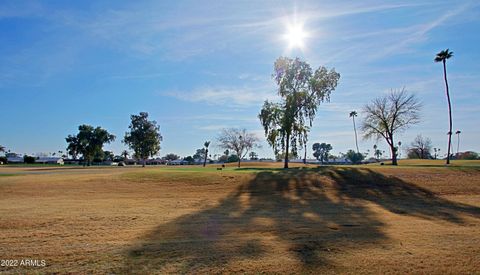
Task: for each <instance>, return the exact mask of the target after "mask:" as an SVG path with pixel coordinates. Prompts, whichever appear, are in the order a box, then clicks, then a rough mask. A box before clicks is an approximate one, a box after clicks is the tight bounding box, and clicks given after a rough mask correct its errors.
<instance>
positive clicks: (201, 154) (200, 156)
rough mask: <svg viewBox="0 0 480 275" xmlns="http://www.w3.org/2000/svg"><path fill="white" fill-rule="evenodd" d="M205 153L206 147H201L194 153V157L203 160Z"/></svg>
mask: <svg viewBox="0 0 480 275" xmlns="http://www.w3.org/2000/svg"><path fill="white" fill-rule="evenodd" d="M205 155H206V151H205V148H200V149H197V151H196V152H195V154H193V159H194V160H195V161H197V162H200V160H202V159H203V158H204V157H205Z"/></svg>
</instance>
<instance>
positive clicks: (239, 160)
mask: <svg viewBox="0 0 480 275" xmlns="http://www.w3.org/2000/svg"><path fill="white" fill-rule="evenodd" d="M241 161H242V160H241V159H240V158H238V168H240V162H241Z"/></svg>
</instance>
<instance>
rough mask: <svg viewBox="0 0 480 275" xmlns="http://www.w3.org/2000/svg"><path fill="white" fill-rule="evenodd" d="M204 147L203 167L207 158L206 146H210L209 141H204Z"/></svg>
mask: <svg viewBox="0 0 480 275" xmlns="http://www.w3.org/2000/svg"><path fill="white" fill-rule="evenodd" d="M203 145H204V146H205V158H204V159H203V167H205V165H206V164H207V156H208V146H210V141H205V143H204V144H203Z"/></svg>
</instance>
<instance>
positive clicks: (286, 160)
mask: <svg viewBox="0 0 480 275" xmlns="http://www.w3.org/2000/svg"><path fill="white" fill-rule="evenodd" d="M289 145H290V134H289V133H287V144H286V146H285V149H286V150H285V162H284V164H283V168H285V169H287V168H288V150H290V148H289Z"/></svg>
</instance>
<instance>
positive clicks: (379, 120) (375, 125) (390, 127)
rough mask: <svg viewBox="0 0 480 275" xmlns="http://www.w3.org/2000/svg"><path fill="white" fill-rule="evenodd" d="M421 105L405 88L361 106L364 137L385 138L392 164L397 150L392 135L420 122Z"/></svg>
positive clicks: (395, 159) (394, 161)
mask: <svg viewBox="0 0 480 275" xmlns="http://www.w3.org/2000/svg"><path fill="white" fill-rule="evenodd" d="M421 107H422V105H421V103H420V101H419V100H418V99H417V98H416V97H415V95H413V94H408V93H407V91H406V90H405V89H402V90H398V91H395V90H392V91H391V92H390V93H389V94H387V95H385V96H381V97H378V98H376V99H374V100H373V101H372V102H371V103H369V104H366V105H365V106H364V107H363V112H364V120H363V124H362V128H361V129H362V131H363V135H364V138H367V139H368V138H372V137H373V138H376V139H381V138H383V139H385V141H386V142H387V144H388V146H389V147H390V152H391V157H392V165H397V152H396V151H397V150H398V148H397V147H396V146H395V145H396V143H395V142H394V135H395V134H396V133H398V132H401V131H404V130H405V129H407V128H408V127H409V126H410V125H412V124H416V123H418V122H420V109H421Z"/></svg>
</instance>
